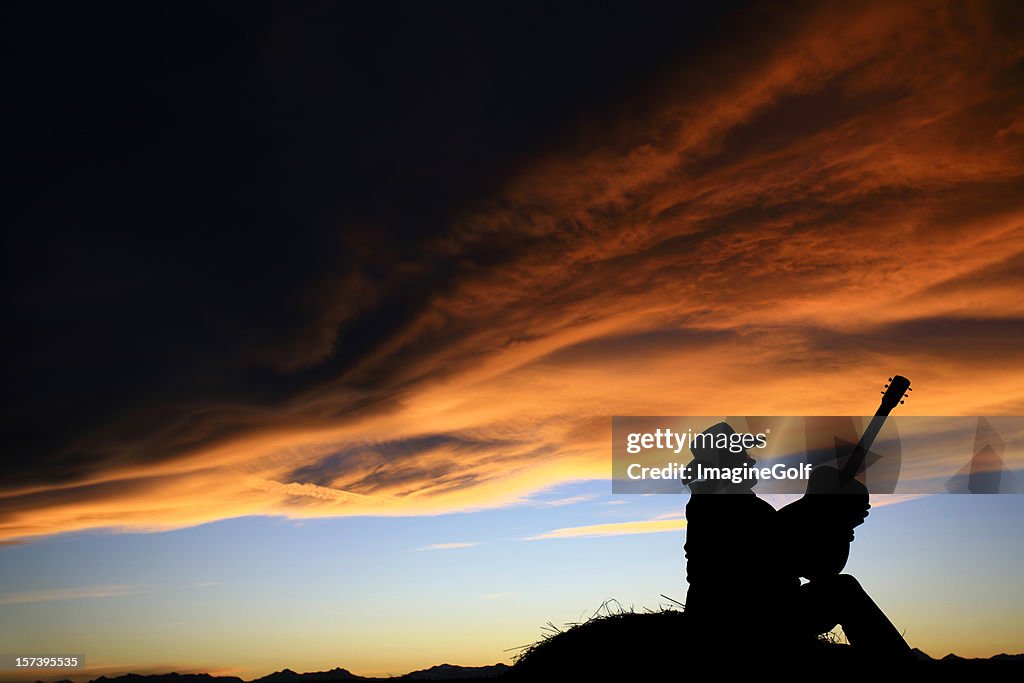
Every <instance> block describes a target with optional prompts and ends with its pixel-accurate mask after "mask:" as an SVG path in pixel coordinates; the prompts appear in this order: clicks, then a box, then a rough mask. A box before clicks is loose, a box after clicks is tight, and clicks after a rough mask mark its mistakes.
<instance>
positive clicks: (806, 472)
mask: <svg viewBox="0 0 1024 683" xmlns="http://www.w3.org/2000/svg"><path fill="white" fill-rule="evenodd" d="M626 476H627V477H629V478H630V479H634V480H639V479H676V480H681V479H687V480H697V479H704V480H708V479H718V480H722V481H731V482H732V483H734V484H739V483H740V482H742V481H744V480H747V479H808V478H809V477H810V476H811V465H810V463H803V464H801V465H795V466H794V465H783V464H782V463H779V464H777V465H773V466H771V467H748V466H743V467H708V466H705V465H702V464H700V463H697V464H696V465H694V466H693V467H685V466H683V465H680V464H679V463H677V462H673V463H669V464H668V465H666V466H665V467H643V466H642V465H641V464H640V463H636V462H635V463H633V464H632V465H630V466H629V467H627V468H626Z"/></svg>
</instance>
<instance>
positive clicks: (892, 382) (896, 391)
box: [879, 375, 913, 415]
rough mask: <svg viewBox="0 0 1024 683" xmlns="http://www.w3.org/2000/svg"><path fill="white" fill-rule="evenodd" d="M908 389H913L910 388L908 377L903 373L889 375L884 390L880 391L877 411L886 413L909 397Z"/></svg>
mask: <svg viewBox="0 0 1024 683" xmlns="http://www.w3.org/2000/svg"><path fill="white" fill-rule="evenodd" d="M910 391H913V389H911V388H910V380H909V379H907V378H906V377H904V376H903V375H894V376H893V377H890V378H889V383H888V384H886V385H885V390H884V391H883V392H882V405H881V407H880V408H879V413H881V414H883V415H888V414H889V413H890V412H892V409H893V408H895V407H896V406H898V405H899V404H901V403H903V401H904V400H905V399H906V398H908V397H909V394H908V393H907V392H910Z"/></svg>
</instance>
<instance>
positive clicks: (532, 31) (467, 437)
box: [0, 2, 1024, 678]
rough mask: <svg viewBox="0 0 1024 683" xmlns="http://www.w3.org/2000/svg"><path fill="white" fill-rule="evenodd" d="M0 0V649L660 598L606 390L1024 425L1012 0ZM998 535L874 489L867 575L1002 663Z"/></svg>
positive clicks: (1020, 632) (1020, 646) (482, 638)
mask: <svg viewBox="0 0 1024 683" xmlns="http://www.w3.org/2000/svg"><path fill="white" fill-rule="evenodd" d="M783 9H784V10H785V11H783ZM3 13H4V15H5V17H4V19H5V20H4V22H3V24H4V25H5V26H6V27H8V28H7V33H9V35H8V36H7V39H8V41H9V42H10V43H11V46H12V48H11V54H12V55H13V56H12V57H11V60H10V63H11V64H15V65H16V68H15V69H14V70H15V72H16V73H14V74H13V75H12V76H11V80H12V83H11V84H10V86H9V88H10V92H9V93H8V104H7V107H6V109H8V110H10V113H13V114H15V118H16V124H15V125H13V126H11V131H13V132H14V133H15V136H16V140H15V141H14V149H13V150H12V151H11V152H10V153H9V154H8V155H7V157H8V161H9V163H8V167H9V168H10V170H11V173H10V174H9V175H10V177H11V179H10V180H9V182H8V185H9V186H10V187H11V188H12V189H13V191H14V194H15V196H16V198H17V200H16V201H15V202H14V203H13V206H12V207H11V208H10V209H9V213H8V215H7V220H6V229H5V234H4V238H3V239H4V248H3V259H4V268H3V278H4V289H3V299H4V318H5V323H6V324H5V329H6V333H5V337H6V340H5V341H6V344H5V346H6V351H5V353H4V354H3V377H4V387H5V389H6V391H5V392H4V394H5V395H4V404H3V408H4V410H3V427H2V433H3V456H2V457H3V467H4V473H3V476H2V477H0V652H4V653H12V652H30V651H31V652H69V653H71V652H73V653H84V654H86V656H87V661H88V663H89V667H90V672H89V673H90V675H91V674H98V673H103V672H107V673H110V672H113V673H117V672H125V671H136V672H151V671H169V670H179V671H181V670H197V671H209V672H232V673H234V674H237V675H241V676H243V677H254V676H259V675H264V674H266V673H269V672H270V671H273V670H277V669H282V668H285V667H289V668H292V669H294V670H297V671H309V670H317V669H326V668H332V667H334V666H343V667H346V668H348V669H350V670H352V671H354V672H356V673H360V674H368V675H369V674H386V673H395V674H400V673H404V672H406V671H409V670H411V669H415V668H425V667H428V666H431V665H434V664H439V663H441V662H445V661H449V662H452V663H457V664H466V665H469V664H490V663H494V662H496V661H508V660H509V657H511V656H512V654H514V652H510V651H507V650H508V649H509V648H514V647H516V646H520V645H524V644H526V643H529V642H531V641H533V640H536V639H537V638H538V637H539V636H540V635H541V631H540V628H541V626H542V625H543V624H545V623H546V622H548V621H552V622H554V623H564V622H567V621H574V620H578V619H579V618H580V617H581V616H584V615H586V614H589V613H592V612H593V611H594V610H596V609H597V608H598V607H599V606H600V605H601V604H602V602H604V601H605V600H606V599H608V598H614V599H617V600H618V601H620V602H621V603H623V604H624V605H627V606H628V605H634V606H636V607H638V608H639V607H644V606H646V607H657V606H658V605H659V604H663V603H665V602H667V601H665V600H664V598H662V597H661V594H665V595H668V596H670V597H672V598H674V599H679V600H681V599H682V597H683V595H685V581H684V571H683V570H684V565H683V555H682V549H681V546H682V544H683V542H684V541H685V529H684V521H683V518H682V510H683V507H684V505H685V502H686V499H685V497H682V496H635V495H634V496H630V495H622V496H613V495H612V494H611V482H610V480H609V474H610V462H611V460H610V459H611V417H612V416H613V415H716V414H720V415H832V414H834V415H864V414H870V413H871V412H873V411H874V409H875V407H876V406H877V399H878V389H879V385H880V384H881V382H882V381H883V380H884V379H885V378H886V377H888V376H890V375H892V374H893V373H894V372H899V373H900V374H903V375H906V376H908V377H910V378H911V380H912V381H913V386H914V394H913V400H911V401H909V402H908V403H907V404H906V405H905V406H900V408H899V411H900V414H902V415H920V416H929V415H957V416H974V415H991V416H1000V415H1022V414H1024V381H1022V378H1024V344H1021V341H1020V340H1021V339H1022V338H1024V296H1022V290H1024V86H1022V83H1024V42H1022V41H1021V39H1020V36H1021V35H1022V31H1024V11H1022V9H1021V7H1020V6H1019V5H1017V4H1015V3H1011V2H1005V3H1002V2H978V3H944V2H921V3H898V4H897V3H807V4H800V5H799V6H798V7H794V6H790V5H788V4H786V5H782V4H779V5H776V4H772V3H761V4H752V5H747V4H742V3H731V4H728V3H715V5H714V8H713V9H712V8H708V7H702V6H698V5H692V6H689V7H676V8H674V9H671V10H664V9H661V10H655V9H654V8H653V7H644V5H643V3H629V6H628V7H627V6H626V5H625V4H623V5H621V6H609V7H607V8H605V9H601V10H595V9H594V8H592V7H589V6H588V5H587V4H586V3H568V4H561V5H559V7H556V8H551V7H542V6H540V5H539V4H538V5H531V6H526V5H523V4H520V3H508V4H501V3H483V4H480V3H451V2H444V3H432V4H430V3H413V4H407V5H398V6H394V7H387V8H384V7H376V8H372V9H371V8H362V9H357V8H353V7H348V6H345V5H343V4H334V3H320V4H318V3H301V4H291V3H288V4H285V3H278V4H273V5H271V4H241V5H237V6H235V5H231V4H228V3H223V4H221V3H218V4H216V5H214V6H212V7H206V6H202V7H199V6H196V7H192V8H188V7H185V6H181V5H178V4H177V3H175V4H166V3H165V4H159V3H128V4H124V5H123V6H120V7H113V6H109V7H108V6H104V7H100V8H98V7H95V6H78V7H70V8H67V9H65V10H63V11H62V12H60V13H57V12H49V13H44V12H42V11H40V9H39V8H38V7H36V8H31V7H30V8H23V9H11V8H5V9H4V10H3ZM967 455H969V454H965V457H966V456H967ZM775 502H776V504H778V501H775ZM1021 522H1024V496H1018V495H1001V496H966V495H936V496H925V497H921V498H916V499H912V500H908V499H905V498H893V499H880V500H878V501H876V502H875V509H873V510H872V513H871V516H870V517H869V519H868V522H867V523H866V524H865V526H864V527H862V529H863V531H858V536H857V542H856V544H855V545H854V551H853V557H852V560H851V562H850V565H849V566H848V570H849V571H851V572H852V573H854V574H855V575H857V576H858V578H859V579H860V580H861V583H862V584H864V585H865V587H867V588H868V590H869V591H870V592H871V593H872V595H874V596H875V598H876V599H877V601H878V602H879V603H880V604H881V605H882V606H883V608H885V609H886V611H887V612H888V613H889V615H890V617H891V618H892V620H893V622H894V623H895V624H896V625H897V626H898V627H899V628H900V629H901V630H903V629H905V635H906V638H907V640H908V642H909V643H910V644H911V645H912V646H915V647H919V648H921V649H923V650H925V651H926V652H929V653H930V654H933V655H936V656H941V655H944V654H946V653H947V652H950V651H956V652H957V653H959V654H961V655H965V656H989V655H992V654H995V653H997V652H1002V651H1007V652H1022V651H1024V596H1022V594H1021V591H1020V589H1019V579H1020V567H1021V566H1024V536H1022V534H1021V533H1020V526H1021ZM752 572H753V573H755V574H756V568H752ZM35 677H36V678H38V676H35ZM58 677H64V675H63V674H61V676H58ZM85 677H88V676H85Z"/></svg>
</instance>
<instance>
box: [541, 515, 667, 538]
mask: <svg viewBox="0 0 1024 683" xmlns="http://www.w3.org/2000/svg"><path fill="white" fill-rule="evenodd" d="M685 528H686V521H685V520H682V519H647V520H641V521H636V522H615V523H612V524H590V525H587V526H573V527H564V528H562V529H554V530H552V531H546V532H544V533H542V534H539V535H537V536H529V537H527V538H525V539H523V540H526V541H539V540H545V539H552V538H592V537H595V536H624V535H629V534H656V533H663V532H666V531H682V530H683V529H685Z"/></svg>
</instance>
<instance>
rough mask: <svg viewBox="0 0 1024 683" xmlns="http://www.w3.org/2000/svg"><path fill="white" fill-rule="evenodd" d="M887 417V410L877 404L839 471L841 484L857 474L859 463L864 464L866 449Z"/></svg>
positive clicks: (872, 442)
mask: <svg viewBox="0 0 1024 683" xmlns="http://www.w3.org/2000/svg"><path fill="white" fill-rule="evenodd" d="M887 417H889V411H888V410H886V409H885V408H884V407H882V406H879V407H878V410H877V411H876V412H875V416H874V417H872V418H871V422H869V423H868V426H867V429H865V430H864V435H863V436H861V437H860V441H858V442H857V446H856V447H855V448H854V449H853V452H852V453H850V458H849V460H847V461H846V464H845V465H844V466H843V469H842V471H841V472H840V473H839V482H840V483H841V484H846V483H847V482H848V481H850V480H851V479H853V478H854V477H856V476H857V472H859V471H860V468H861V465H863V464H864V458H865V457H866V456H867V453H868V451H870V450H871V446H872V444H874V443H875V437H877V436H878V432H880V431H881V430H882V425H883V424H885V418H887Z"/></svg>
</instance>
